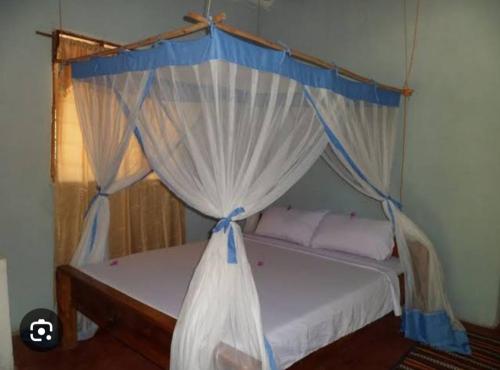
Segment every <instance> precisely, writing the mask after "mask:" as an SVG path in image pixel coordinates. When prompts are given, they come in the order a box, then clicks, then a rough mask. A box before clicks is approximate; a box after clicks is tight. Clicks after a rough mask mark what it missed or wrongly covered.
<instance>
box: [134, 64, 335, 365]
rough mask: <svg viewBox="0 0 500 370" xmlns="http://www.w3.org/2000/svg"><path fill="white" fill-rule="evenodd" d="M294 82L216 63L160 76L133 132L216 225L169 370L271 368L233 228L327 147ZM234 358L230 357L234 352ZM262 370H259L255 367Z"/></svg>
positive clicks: (169, 179) (173, 185)
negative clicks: (232, 364)
mask: <svg viewBox="0 0 500 370" xmlns="http://www.w3.org/2000/svg"><path fill="white" fill-rule="evenodd" d="M314 121H315V118H314V111H313V110H312V109H311V108H310V106H309V104H308V103H307V101H306V100H305V97H304V95H303V92H302V86H301V85H300V84H298V83H297V82H296V81H294V80H290V79H287V78H284V77H281V76H279V75H276V74H270V73H265V72H260V71H257V70H254V69H249V68H245V67H242V66H238V65H236V64H233V63H228V62H223V61H210V62H206V63H203V64H200V65H193V66H185V67H182V66H179V67H166V68H159V69H157V70H156V71H154V79H153V83H152V86H151V90H150V91H149V94H148V97H147V98H146V100H145V102H144V104H143V108H142V110H141V119H140V121H139V122H140V123H139V128H140V132H141V135H142V140H143V143H144V148H145V152H146V154H147V157H148V160H149V162H150V164H151V166H152V168H153V169H154V170H155V171H156V172H157V173H158V175H159V177H160V178H161V179H162V180H163V181H164V182H165V183H167V184H168V186H169V188H170V189H172V190H173V191H174V192H175V193H176V194H177V195H178V196H179V197H180V198H181V199H183V200H184V201H185V202H186V203H187V204H189V205H191V206H192V207H194V208H196V209H197V210H199V211H201V212H203V213H205V214H207V215H209V216H212V217H215V218H218V219H222V220H221V221H220V222H219V224H218V226H217V227H216V229H214V233H213V235H212V237H211V238H210V241H209V243H208V246H207V248H206V251H205V253H204V255H203V257H202V259H201V261H200V262H199V264H198V266H197V268H196V271H195V273H194V276H193V278H192V280H191V283H190V286H189V290H188V292H187V295H186V297H185V299H184V303H183V306H182V310H181V313H180V317H179V318H178V321H177V325H176V328H175V332H174V337H173V340H172V348H171V353H172V357H171V369H173V370H181V369H206V370H209V369H210V370H212V369H213V370H215V369H218V368H219V366H222V365H221V362H222V363H223V362H224V361H227V359H224V356H223V353H224V351H225V349H227V348H229V349H230V350H232V351H237V352H238V353H240V354H244V355H242V356H240V357H238V356H236V357H235V358H233V361H237V362H238V364H239V365H240V366H245V364H247V361H257V363H261V368H262V369H270V368H271V367H270V366H271V363H270V362H269V361H272V360H270V357H268V353H267V352H266V346H265V340H264V333H263V332H262V324H261V318H260V307H259V300H258V295H257V291H256V287H255V284H254V281H253V277H252V273H251V269H250V266H249V263H248V261H247V257H246V253H245V248H244V244H243V239H242V237H241V231H240V228H239V226H238V225H237V224H236V223H235V222H234V221H236V220H239V219H242V218H245V217H247V216H248V215H251V214H253V213H256V212H258V211H260V210H261V209H263V208H264V207H266V206H268V205H269V204H270V203H272V202H273V201H274V200H276V199H277V198H279V197H280V196H281V195H282V194H283V193H284V192H286V191H287V190H288V189H289V188H290V186H291V185H292V184H294V183H295V182H296V181H297V180H298V179H299V178H300V177H301V176H302V175H303V174H304V173H305V172H306V171H307V170H308V169H309V167H310V166H311V165H312V164H313V163H314V162H315V161H316V159H317V158H318V157H319V155H320V154H321V152H322V151H323V150H324V148H325V145H326V139H325V137H324V135H323V132H322V128H321V126H320V125H319V124H317V123H316V122H314ZM234 353H236V352H234ZM259 368H260V367H259Z"/></svg>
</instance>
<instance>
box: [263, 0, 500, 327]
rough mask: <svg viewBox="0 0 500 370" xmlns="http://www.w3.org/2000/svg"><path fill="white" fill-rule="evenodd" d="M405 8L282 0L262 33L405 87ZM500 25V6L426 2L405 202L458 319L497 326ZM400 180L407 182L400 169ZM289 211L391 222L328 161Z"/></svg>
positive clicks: (295, 193)
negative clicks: (428, 243)
mask: <svg viewBox="0 0 500 370" xmlns="http://www.w3.org/2000/svg"><path fill="white" fill-rule="evenodd" d="M402 4H403V3H402V1H400V0H377V1H368V0H357V1H342V0H335V1H332V0H308V1H305V0H288V1H286V2H285V1H279V0H278V1H277V2H276V3H275V6H274V7H273V8H272V9H271V10H270V11H269V12H264V13H263V18H262V33H263V35H264V36H266V37H268V38H271V39H275V40H281V41H283V42H285V43H287V44H288V45H289V46H290V47H294V48H298V49H301V50H303V51H305V52H308V53H311V54H313V55H317V56H319V57H322V58H323V59H325V60H334V61H335V62H336V63H337V64H339V65H341V66H346V67H348V68H351V69H352V70H354V71H356V72H359V73H361V74H364V75H366V76H371V77H372V78H375V79H376V80H378V81H383V82H386V83H390V84H395V85H401V84H402V80H403V71H404V51H403V50H404V43H403V40H404V39H403V33H402V32H403V30H404V26H403V16H402V15H403V10H402ZM414 10H415V1H414V0H408V15H409V16H408V19H409V22H410V27H409V28H410V30H411V29H412V24H413V23H412V22H413V19H414V14H415V13H414ZM499 19H500V2H498V1H494V0H489V1H487V0H476V1H466V0H460V1H457V0H439V1H431V0H423V1H422V8H421V23H420V26H419V39H418V46H417V47H418V49H417V56H416V61H415V67H414V72H413V76H412V78H411V82H410V83H411V86H412V87H414V88H415V89H416V93H415V94H414V97H412V98H411V102H410V112H409V129H408V146H407V149H408V152H407V159H406V162H405V163H406V169H405V187H404V199H403V200H404V204H405V211H406V212H407V213H408V214H409V215H410V217H411V218H413V220H414V221H416V222H417V223H418V224H419V225H421V226H422V228H423V229H424V230H426V232H427V233H428V235H429V236H430V237H431V239H432V240H433V241H434V243H435V245H436V249H437V252H438V255H439V256H440V258H441V262H442V264H443V269H444V273H445V277H446V278H445V284H446V288H447V290H448V293H449V296H450V300H451V302H452V304H453V306H454V308H455V310H456V312H457V314H458V316H459V317H460V318H462V319H464V320H467V321H470V322H473V323H476V324H480V325H485V326H492V325H495V324H498V322H499V316H500V313H499V312H500V307H499V304H500V294H499V287H500V245H499V244H500V228H499V227H498V226H497V223H498V221H497V219H498V214H499V211H500V197H498V196H497V195H496V187H497V185H496V184H498V182H499V180H500V162H499V158H500V146H499V145H498V144H497V141H498V137H499V136H500V122H499V104H500V100H499V93H498V91H499V89H500V68H498V61H499V60H500V59H499V58H500V22H499V21H498V20H499ZM294 25H295V26H294ZM297 25H300V27H298V26H297ZM400 159H401V158H400V157H399V158H398V160H397V161H400ZM396 167H398V166H396ZM394 179H395V180H396V182H398V181H399V179H398V171H397V169H396V170H395V176H394ZM395 185H397V183H396V184H395ZM395 190H396V191H395V192H394V193H393V194H394V195H398V192H397V186H395ZM280 202H281V203H284V204H292V205H296V206H299V207H307V208H324V207H326V206H328V207H330V208H332V209H335V210H340V211H350V210H355V211H357V212H358V213H360V214H366V215H370V216H375V217H379V216H380V215H381V213H380V208H379V206H378V205H377V204H375V203H374V202H373V201H371V200H368V199H366V198H363V197H362V196H360V195H357V194H356V193H355V192H354V191H353V190H351V189H350V188H349V187H348V186H347V185H346V184H344V183H343V182H342V180H340V179H338V178H337V177H336V175H334V174H333V173H332V172H331V171H330V170H329V168H327V166H326V165H325V164H324V163H322V162H318V163H317V164H316V165H315V166H314V167H313V168H312V169H311V170H310V171H309V173H308V174H307V175H306V176H305V177H304V178H303V179H302V180H301V181H300V182H299V183H298V184H297V185H296V186H295V187H293V188H292V190H290V192H288V194H287V195H285V196H284V197H283V198H282V199H281V200H280Z"/></svg>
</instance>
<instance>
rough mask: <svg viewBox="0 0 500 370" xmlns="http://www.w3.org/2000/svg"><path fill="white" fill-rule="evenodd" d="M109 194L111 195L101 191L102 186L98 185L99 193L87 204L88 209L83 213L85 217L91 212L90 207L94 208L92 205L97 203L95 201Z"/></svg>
mask: <svg viewBox="0 0 500 370" xmlns="http://www.w3.org/2000/svg"><path fill="white" fill-rule="evenodd" d="M108 196H109V194H108V193H103V192H102V191H101V187H100V186H98V187H97V193H95V194H94V196H93V197H92V199H91V200H90V202H89V205H88V206H87V209H86V210H85V213H84V214H83V218H84V219H85V218H86V217H87V214H88V213H89V211H90V208H92V205H93V204H94V203H95V201H96V200H97V198H98V197H108Z"/></svg>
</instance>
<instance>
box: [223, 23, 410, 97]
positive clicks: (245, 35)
mask: <svg viewBox="0 0 500 370" xmlns="http://www.w3.org/2000/svg"><path fill="white" fill-rule="evenodd" d="M216 27H217V28H219V29H221V30H223V31H225V32H227V33H230V34H231V35H234V36H236V37H239V38H242V39H245V40H248V41H251V42H253V43H255V44H257V45H260V46H264V47H267V48H269V49H274V50H280V51H282V50H285V48H284V47H283V46H282V45H280V44H278V43H276V42H274V41H270V40H266V39H264V38H262V37H260V36H256V35H253V34H251V33H249V32H246V31H242V30H240V29H238V28H236V27H233V26H231V25H229V24H226V23H218V24H217V25H216ZM290 55H291V56H292V57H294V58H296V59H298V60H301V61H303V62H307V63H309V64H312V65H315V66H317V67H321V68H326V69H332V68H337V70H338V72H339V74H341V75H343V76H346V77H348V78H350V79H352V80H355V81H359V82H364V83H374V81H373V80H372V79H370V78H367V77H363V76H361V75H359V74H357V73H354V72H352V71H350V70H348V69H346V68H342V67H338V66H335V65H334V64H332V63H328V62H325V61H323V60H321V59H320V58H317V57H315V56H311V55H308V54H306V53H304V52H302V51H300V50H296V49H290ZM377 87H378V88H380V89H383V90H389V91H395V92H398V93H400V94H402V95H404V96H411V94H412V93H413V90H412V89H410V88H407V87H406V88H399V87H395V86H390V85H385V84H377Z"/></svg>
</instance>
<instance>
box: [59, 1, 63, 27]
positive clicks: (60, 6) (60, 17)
mask: <svg viewBox="0 0 500 370" xmlns="http://www.w3.org/2000/svg"><path fill="white" fill-rule="evenodd" d="M62 28H63V27H62V0H59V29H60V30H62Z"/></svg>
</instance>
